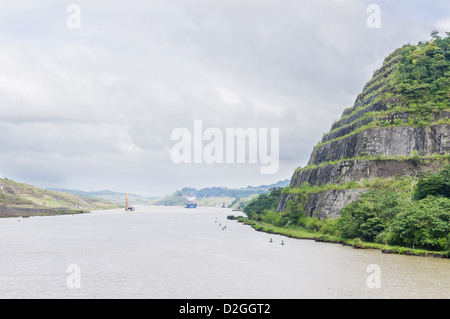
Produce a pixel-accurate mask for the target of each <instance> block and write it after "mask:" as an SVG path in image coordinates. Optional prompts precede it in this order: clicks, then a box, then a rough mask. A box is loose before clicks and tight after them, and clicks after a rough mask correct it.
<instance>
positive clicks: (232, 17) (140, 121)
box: [0, 0, 450, 195]
mask: <svg viewBox="0 0 450 319" xmlns="http://www.w3.org/2000/svg"><path fill="white" fill-rule="evenodd" d="M71 3H74V4H77V5H78V6H79V8H80V9H81V12H80V22H81V24H80V26H81V27H80V28H69V27H68V26H67V23H66V20H67V18H68V17H69V15H70V13H68V12H67V7H68V6H69V5H70V4H71ZM371 3H375V2H373V1H356V0H352V1H349V0H314V1H300V0H276V1H275V0H239V1H237V0H149V1H129V0H128V1H72V2H70V1H68V2H64V1H56V0H46V1H31V0H30V1H5V0H3V1H1V2H0V61H1V63H0V137H1V144H0V145H1V156H0V174H1V175H2V176H3V177H8V178H12V179H14V180H17V181H20V182H26V183H30V184H34V185H37V186H41V187H65V188H77V189H82V190H100V189H110V190H115V191H127V192H135V193H139V194H142V195H164V194H167V193H171V192H173V191H174V190H176V189H179V188H181V187H183V186H190V187H197V188H200V187H208V186H226V187H241V186H247V185H259V184H269V183H273V182H276V181H278V180H282V179H286V178H290V177H291V175H292V173H293V171H294V169H295V168H297V167H298V166H302V165H305V164H306V162H307V161H308V159H309V156H310V154H311V151H312V148H313V146H314V145H315V144H316V143H317V142H318V141H319V140H320V138H321V137H322V134H323V133H324V132H327V131H328V130H329V129H330V127H331V124H332V122H333V120H335V119H337V118H339V117H340V115H341V113H342V111H343V110H344V109H345V108H347V107H350V106H352V104H353V102H354V100H355V98H356V96H357V94H358V93H359V92H360V91H361V90H362V88H363V86H364V84H365V83H366V82H367V81H368V80H369V79H370V78H371V76H372V74H373V72H374V71H375V69H376V68H378V67H380V66H381V64H382V61H383V59H384V57H385V56H386V55H388V54H389V53H390V52H392V51H393V50H394V49H396V48H397V47H400V46H402V45H403V44H406V43H408V42H409V43H417V42H418V41H421V40H428V39H429V35H430V33H431V31H432V30H433V29H438V30H440V31H442V32H443V31H450V6H449V4H448V1H444V0H443V1H429V0H427V1H425V0H422V1H419V0H416V1H411V0H408V1H406V0H396V1H388V0H385V1H377V2H376V4H377V5H379V7H380V8H381V28H375V29H371V28H368V27H367V24H366V20H367V18H368V17H369V15H370V13H367V7H368V5H369V4H371ZM196 119H198V120H202V121H203V126H204V128H208V127H215V128H219V129H220V130H223V131H225V129H226V128H238V127H242V128H250V127H252V128H255V129H259V128H279V130H280V141H279V150H280V168H279V171H278V173H277V174H274V175H261V174H260V166H261V165H260V164H227V165H225V164H210V165H206V164H203V165H202V164H178V165H177V164H174V163H173V162H172V160H171V156H170V151H171V148H172V147H173V145H174V144H175V142H173V141H171V139H170V136H171V132H172V131H173V130H174V129H175V128H178V127H185V128H187V129H189V130H193V124H194V120H196Z"/></svg>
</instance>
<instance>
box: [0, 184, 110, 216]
mask: <svg viewBox="0 0 450 319" xmlns="http://www.w3.org/2000/svg"><path fill="white" fill-rule="evenodd" d="M117 206H118V205H115V204H113V203H111V202H108V201H105V200H101V199H92V198H86V197H82V196H78V195H73V194H68V193H64V192H54V191H49V190H46V189H42V188H38V187H35V186H32V185H28V184H24V183H17V182H15V181H13V180H10V179H7V178H4V179H0V217H17V216H23V217H25V216H35V215H55V214H64V213H71V214H72V213H76V212H82V211H89V210H96V209H108V208H113V207H117Z"/></svg>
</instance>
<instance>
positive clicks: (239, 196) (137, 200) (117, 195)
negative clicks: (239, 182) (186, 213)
mask: <svg viewBox="0 0 450 319" xmlns="http://www.w3.org/2000/svg"><path fill="white" fill-rule="evenodd" d="M289 182H290V180H289V179H286V180H284V181H279V182H277V183H274V184H270V185H260V186H247V187H243V188H227V187H207V188H202V189H199V190H197V189H195V188H192V187H183V188H182V189H181V190H177V191H175V192H174V193H172V194H169V195H166V196H164V197H146V196H141V195H136V194H129V196H130V200H131V204H132V205H160V206H183V201H184V198H185V196H195V197H197V202H198V204H199V206H206V207H214V206H219V205H222V204H223V203H225V205H227V206H228V207H233V208H236V209H240V208H242V207H243V206H244V204H245V203H246V202H247V201H249V200H250V199H252V198H254V197H256V196H257V195H259V194H263V193H267V192H269V189H271V188H275V187H282V188H284V187H287V186H289ZM49 190H52V191H59V192H65V193H69V194H73V195H78V196H83V197H86V198H92V199H102V200H107V201H110V202H114V203H117V204H120V205H124V203H125V195H126V194H125V193H121V192H112V191H109V190H103V191H91V192H86V191H80V190H75V189H63V188H51V189H49Z"/></svg>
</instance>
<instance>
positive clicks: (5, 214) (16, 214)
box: [0, 208, 90, 218]
mask: <svg viewBox="0 0 450 319" xmlns="http://www.w3.org/2000/svg"><path fill="white" fill-rule="evenodd" d="M87 213H90V211H89V210H83V209H64V208H61V209H36V208H26V209H13V210H9V211H0V218H29V217H42V216H62V215H74V214H87Z"/></svg>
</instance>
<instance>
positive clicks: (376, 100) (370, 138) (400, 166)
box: [277, 32, 450, 219]
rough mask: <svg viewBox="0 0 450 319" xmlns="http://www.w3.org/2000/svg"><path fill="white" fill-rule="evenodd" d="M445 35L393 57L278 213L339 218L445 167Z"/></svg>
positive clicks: (449, 90)
mask: <svg viewBox="0 0 450 319" xmlns="http://www.w3.org/2000/svg"><path fill="white" fill-rule="evenodd" d="M449 115H450V33H447V36H446V37H444V38H441V37H439V36H438V34H437V33H436V32H433V34H432V39H431V40H430V41H428V42H421V43H419V44H417V45H410V44H408V45H405V46H403V47H402V48H400V49H397V50H396V51H395V52H393V53H392V54H390V55H389V56H388V57H387V58H386V59H385V61H384V63H383V65H382V67H381V68H380V69H379V70H377V71H376V72H375V73H374V75H373V77H372V79H371V80H370V81H369V82H368V83H367V84H366V85H365V87H364V89H363V91H362V92H361V94H359V95H358V97H357V98H356V101H355V103H354V105H353V106H352V107H350V108H348V109H346V110H345V111H344V112H343V114H342V117H341V118H340V119H339V120H337V121H336V122H335V123H333V125H332V126H331V130H330V132H328V134H325V135H324V136H323V139H322V140H321V141H320V142H319V143H318V144H317V145H316V146H315V147H314V149H313V151H312V154H311V157H310V160H309V163H308V165H307V166H306V167H303V168H299V169H297V170H296V171H295V172H294V174H293V176H292V179H291V182H290V186H289V187H288V188H286V189H285V190H284V192H283V194H282V196H281V199H280V202H279V204H278V208H277V210H278V211H283V210H285V209H286V207H287V205H288V203H289V202H291V205H301V206H302V207H303V210H304V212H305V213H306V215H307V216H316V217H319V218H320V219H323V218H326V217H329V216H331V217H337V216H338V215H339V211H340V210H341V209H342V208H343V207H345V206H346V205H347V204H349V203H351V202H353V201H355V200H356V199H358V198H359V197H360V195H361V194H362V193H364V192H367V191H368V190H370V189H372V188H374V187H377V185H380V183H379V181H380V180H388V179H392V178H395V177H399V176H400V177H401V176H403V177H404V178H406V179H407V178H411V180H412V178H413V177H415V176H419V175H420V174H422V173H426V172H437V171H439V170H441V169H442V168H443V167H444V166H445V165H446V164H447V163H448V162H449V157H450V156H449V151H450V130H449V128H450V120H449Z"/></svg>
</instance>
